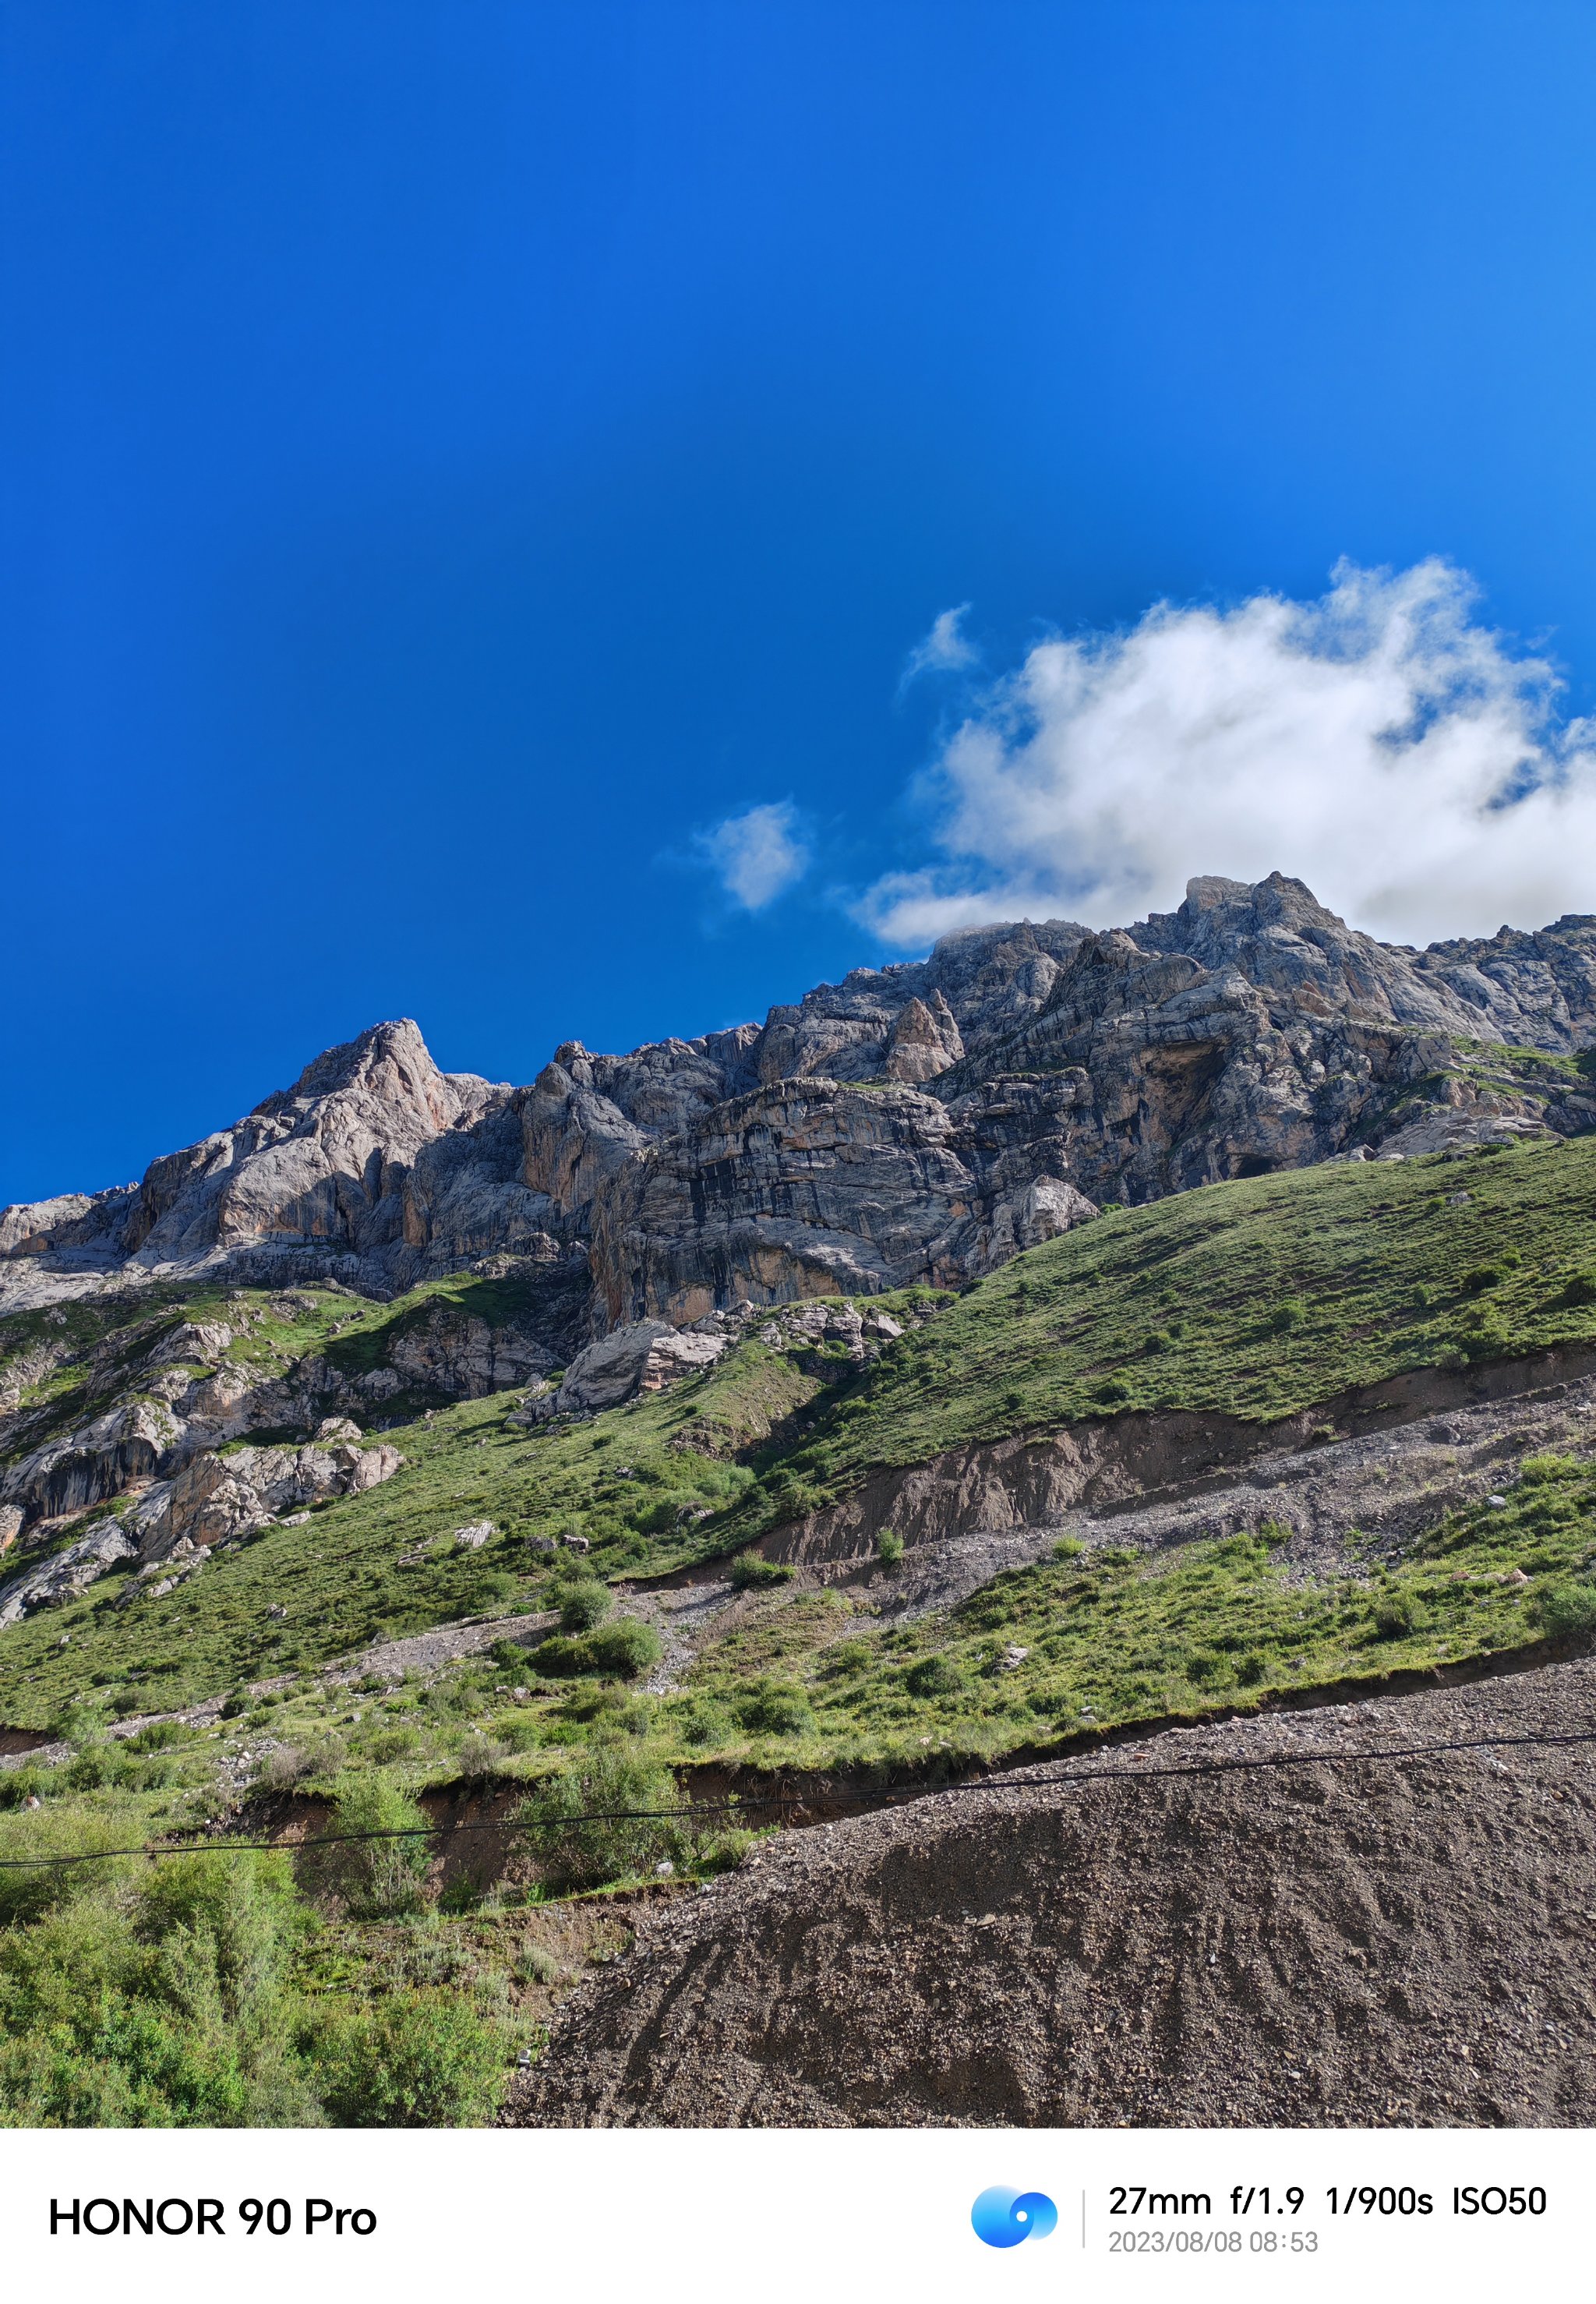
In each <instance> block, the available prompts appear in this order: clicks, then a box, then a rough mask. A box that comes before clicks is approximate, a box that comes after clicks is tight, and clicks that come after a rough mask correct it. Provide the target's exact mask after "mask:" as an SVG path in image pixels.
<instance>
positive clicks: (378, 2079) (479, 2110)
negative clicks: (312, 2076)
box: [315, 1992, 506, 2128]
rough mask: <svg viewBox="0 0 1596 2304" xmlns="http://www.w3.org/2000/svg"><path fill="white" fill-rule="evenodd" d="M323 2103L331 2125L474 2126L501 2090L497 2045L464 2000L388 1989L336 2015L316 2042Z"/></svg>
mask: <svg viewBox="0 0 1596 2304" xmlns="http://www.w3.org/2000/svg"><path fill="white" fill-rule="evenodd" d="M315 2054H316V2063H317V2078H318V2080H319V2082H320V2088H321V2096H322V2102H323V2104H324V2105H325V2108H326V2113H327V2117H328V2119H329V2120H330V2121H331V2122H333V2125H334V2127H335V2128H474V2127H478V2126H481V2125H482V2124H483V2123H484V2122H486V2121H487V2120H488V2119H489V2118H490V2117H491V2116H492V2114H493V2112H494V2108H495V2106H496V2105H497V2103H498V2099H499V2097H500V2096H501V2094H502V2091H503V2086H504V2080H505V2076H506V2075H505V2070H504V2052H503V2048H502V2045H501V2043H500V2041H499V2040H498V2038H497V2037H495V2035H494V2032H493V2031H492V2029H490V2028H489V2027H488V2026H487V2025H486V2024H485V2023H484V2021H483V2020H482V2019H481V2017H480V2016H478V2015H477V2013H476V2012H475V2011H474V2010H473V2009H472V2008H471V2007H470V2006H469V2003H466V2002H463V2001H460V2000H459V1999H455V1998H452V1997H451V1998H444V1997H443V1995H435V1994H430V1993H420V1992H401V1993H393V1994H390V1995H388V1996H387V1997H386V1998H384V1999H383V2000H379V2001H377V2002H376V2003H374V2004H373V2005H372V2006H370V2007H366V2008H361V2009H359V2010H358V2011H356V2012H355V2013H353V2014H352V2015H348V2016H344V2017H342V2019H335V2020H334V2022H333V2023H332V2024H331V2025H330V2026H329V2027H328V2028H327V2029H326V2031H325V2034H324V2035H323V2037H322V2039H321V2041H320V2044H319V2045H318V2046H317V2048H316V2051H315Z"/></svg>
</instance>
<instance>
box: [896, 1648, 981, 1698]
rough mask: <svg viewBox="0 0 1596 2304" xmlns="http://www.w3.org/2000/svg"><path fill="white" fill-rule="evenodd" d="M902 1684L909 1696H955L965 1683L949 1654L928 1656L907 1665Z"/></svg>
mask: <svg viewBox="0 0 1596 2304" xmlns="http://www.w3.org/2000/svg"><path fill="white" fill-rule="evenodd" d="M903 1684H904V1686H905V1688H907V1689H908V1692H909V1694H910V1695H911V1696H957V1695H958V1692H959V1690H961V1689H963V1688H964V1687H965V1686H966V1684H967V1683H966V1681H965V1676H964V1674H963V1673H962V1672H960V1670H959V1668H958V1664H955V1662H954V1661H953V1658H952V1657H951V1656H922V1657H921V1659H920V1661H919V1663H918V1664H911V1665H910V1666H909V1668H908V1672H907V1673H905V1674H904V1681H903Z"/></svg>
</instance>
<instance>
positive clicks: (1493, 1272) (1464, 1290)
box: [1457, 1264, 1506, 1296]
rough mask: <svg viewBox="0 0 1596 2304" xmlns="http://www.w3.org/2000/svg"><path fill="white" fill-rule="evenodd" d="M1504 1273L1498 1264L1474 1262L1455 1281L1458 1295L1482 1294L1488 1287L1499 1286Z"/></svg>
mask: <svg viewBox="0 0 1596 2304" xmlns="http://www.w3.org/2000/svg"><path fill="white" fill-rule="evenodd" d="M1505 1277H1506V1275H1505V1274H1504V1273H1503V1271H1502V1268H1501V1266H1500V1265H1499V1264H1476V1265H1474V1266H1471V1268H1470V1269H1469V1270H1468V1271H1467V1272H1465V1274H1464V1275H1463V1277H1462V1279H1461V1280H1460V1281H1459V1282H1458V1283H1457V1293H1458V1294H1459V1295H1460V1296H1482V1295H1484V1293H1485V1292H1486V1290H1487V1289H1488V1288H1499V1287H1500V1286H1501V1284H1502V1282H1503V1280H1504V1278H1505Z"/></svg>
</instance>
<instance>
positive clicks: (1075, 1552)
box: [1053, 1536, 1086, 1560]
mask: <svg viewBox="0 0 1596 2304" xmlns="http://www.w3.org/2000/svg"><path fill="white" fill-rule="evenodd" d="M1085 1549H1086V1547H1085V1545H1084V1544H1083V1543H1082V1542H1081V1539H1080V1537H1078V1536H1061V1537H1060V1538H1059V1541H1058V1542H1057V1544H1055V1545H1054V1546H1053V1558H1054V1559H1055V1560H1078V1559H1079V1558H1080V1556H1081V1554H1082V1553H1083V1552H1085Z"/></svg>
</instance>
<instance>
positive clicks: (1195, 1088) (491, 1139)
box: [0, 873, 1596, 1352]
mask: <svg viewBox="0 0 1596 2304" xmlns="http://www.w3.org/2000/svg"><path fill="white" fill-rule="evenodd" d="M1593 1046H1596V919H1592V918H1587V917H1583V916H1580V917H1574V916H1571V917H1569V918H1566V919H1562V920H1560V921H1558V922H1557V923H1556V925H1555V926H1553V927H1551V928H1545V929H1542V930H1540V931H1538V932H1536V933H1534V934H1526V933H1520V932H1517V931H1514V930H1510V929H1507V928H1504V929H1502V930H1501V931H1500V932H1499V934H1498V935H1497V936H1494V937H1491V938H1490V939H1487V940H1482V941H1478V942H1457V943H1448V944H1437V945H1433V946H1431V949H1430V950H1429V951H1427V952H1422V953H1421V952H1414V951H1412V950H1410V949H1408V948H1406V947H1402V946H1397V945H1391V944H1381V943H1378V942H1377V941H1376V940H1375V939H1374V938H1373V937H1371V936H1364V935H1361V934H1359V933H1358V932H1356V931H1355V930H1353V929H1349V928H1347V926H1346V924H1345V923H1344V922H1343V921H1341V920H1338V919H1336V917H1335V916H1334V914H1333V913H1330V912H1328V911H1325V910H1324V908H1323V907H1322V905H1321V904H1319V903H1318V902H1316V901H1315V899H1314V897H1313V895H1312V894H1311V893H1310V892H1309V890H1308V889H1306V888H1305V886H1304V885H1302V883H1301V882H1300V881H1297V880H1291V879H1288V878H1286V877H1283V876H1282V875H1281V874H1279V873H1273V874H1271V876H1270V877H1269V878H1268V879H1266V880H1263V881H1260V882H1259V883H1258V884H1257V885H1255V886H1248V885H1245V884H1243V883H1241V882H1239V881H1233V880H1224V879H1219V878H1213V877H1208V878H1201V879H1196V880H1194V881H1192V882H1191V883H1190V885H1189V886H1188V890H1187V894H1186V902H1184V903H1183V904H1182V905H1181V906H1180V907H1179V909H1178V911H1174V912H1170V913H1155V914H1153V916H1152V917H1151V918H1149V919H1145V920H1143V921H1139V922H1137V923H1136V925H1135V926H1134V927H1132V928H1129V929H1113V930H1110V931H1107V932H1106V933H1103V934H1094V933H1092V932H1091V931H1090V930H1088V929H1086V928H1082V927H1080V926H1078V925H1077V923H1074V922H1071V921H1064V920H1050V921H1043V922H1040V923H1033V922H1029V921H1026V922H1022V923H1019V924H1018V925H1009V926H1004V927H996V928H980V929H971V930H967V931H965V932H963V933H962V934H960V935H958V936H949V937H945V938H944V939H943V941H942V943H941V944H938V945H937V947H936V949H935V950H934V951H933V953H932V954H931V956H930V957H929V959H927V960H924V961H912V962H908V963H906V964H904V965H902V966H899V967H893V968H888V969H882V970H876V969H857V970H854V972H853V973H852V974H851V975H850V976H848V977H847V978H844V979H843V981H842V982H841V983H840V984H837V985H822V986H820V987H817V988H816V989H815V991H813V992H811V993H810V994H808V995H806V998H805V999H804V1000H802V1001H801V1002H799V1003H798V1004H796V1005H793V1006H784V1007H777V1008H773V1009H772V1010H771V1012H770V1013H769V1015H768V1017H767V1018H766V1021H765V1022H764V1025H762V1026H761V1025H754V1024H746V1025H741V1026H739V1027H738V1029H736V1030H734V1031H729V1032H715V1033H709V1034H706V1035H705V1037H704V1038H700V1039H696V1040H663V1041H660V1042H657V1043H654V1044H653V1045H652V1046H647V1047H644V1048H638V1049H636V1050H634V1051H633V1052H632V1054H631V1055H625V1056H609V1055H593V1054H591V1053H590V1052H589V1051H588V1050H587V1049H586V1048H584V1047H583V1046H581V1044H580V1043H579V1042H577V1041H571V1042H568V1043H567V1044H566V1045H565V1046H562V1047H561V1048H560V1049H559V1050H557V1052H556V1054H555V1055H554V1058H553V1061H552V1062H551V1063H549V1064H548V1065H547V1066H546V1067H545V1070H544V1071H543V1072H542V1073H540V1074H539V1076H538V1078H537V1080H536V1081H535V1082H534V1083H533V1084H532V1085H531V1086H530V1087H528V1088H520V1089H519V1090H516V1091H514V1092H512V1091H511V1089H509V1088H505V1087H494V1086H493V1085H492V1084H491V1083H489V1082H488V1081H486V1080H479V1079H477V1077H476V1076H475V1075H472V1074H462V1073H444V1072H439V1071H438V1069H437V1067H436V1066H435V1064H434V1063H433V1061H432V1058H431V1057H430V1055H428V1054H427V1051H426V1046H425V1045H424V1044H423V1042H422V1039H421V1037H420V1034H419V1032H418V1030H417V1029H416V1027H415V1026H414V1025H413V1024H411V1023H409V1022H401V1023H395V1024H382V1025H378V1026H376V1027H375V1028H374V1029H372V1030H371V1031H369V1032H367V1033H364V1034H362V1035H361V1037H360V1038H359V1039H358V1040H355V1041H351V1042H350V1044H349V1045H348V1046H344V1047H342V1048H335V1049H333V1050H330V1051H329V1052H328V1054H327V1055H325V1056H322V1057H319V1058H318V1059H317V1062H316V1063H314V1064H312V1065H311V1066H310V1067H309V1068H308V1071H307V1072H305V1073H303V1074H302V1075H301V1077H300V1080H298V1081H297V1082H296V1083H295V1085H294V1086H293V1088H291V1089H288V1090H286V1091H284V1092H283V1093H282V1094H280V1095H277V1096H274V1097H268V1098H267V1100H266V1103H265V1104H263V1105H259V1106H258V1108H257V1110H256V1111H255V1112H253V1113H251V1114H249V1115H248V1117H247V1118H246V1119H244V1120H242V1121H240V1122H237V1123H236V1125H234V1126H233V1127H232V1128H230V1129H224V1130H221V1131H218V1132H217V1133H216V1134H215V1135H214V1136H211V1137H207V1139H205V1140H204V1142H203V1143H200V1144H198V1145H193V1146H190V1148H188V1149H187V1150H186V1151H183V1152H178V1153H173V1154H170V1155H168V1156H166V1157H165V1158H163V1159H160V1160H157V1161H156V1162H155V1163H154V1164H153V1165H151V1167H150V1169H149V1170H148V1173H147V1174H146V1175H145V1176H144V1178H143V1179H142V1181H141V1182H139V1184H137V1185H130V1186H127V1187H124V1188H122V1189H120V1190H113V1191H110V1192H103V1193H99V1194H97V1195H94V1196H85V1195H67V1196H64V1197H63V1198H61V1199H54V1200H49V1201H43V1202H39V1203H38V1204H36V1205H34V1206H32V1207H22V1208H11V1209H7V1210H5V1211H4V1212H3V1213H0V1306H5V1305H14V1304H18V1303H26V1302H39V1301H47V1300H50V1299H51V1298H52V1297H55V1296H59V1295H62V1294H63V1293H71V1292H75V1291H78V1290H80V1289H83V1288H85V1287H95V1286H99V1285H104V1284H106V1283H107V1282H108V1281H112V1280H114V1281H115V1282H116V1283H119V1284H125V1283H127V1282H128V1281H130V1280H138V1279H140V1278H143V1277H147V1276H148V1275H151V1274H154V1273H157V1272H159V1273H171V1272H174V1271H175V1272H185V1271H190V1270H193V1269H195V1268H199V1267H203V1266H207V1265H208V1264H222V1263H225V1265H226V1266H227V1267H228V1269H229V1271H230V1273H231V1274H232V1275H234V1276H236V1277H238V1278H240V1279H242V1280H246V1281H262V1280H265V1281H270V1282H273V1283H276V1282H278V1281H290V1282H302V1281H304V1280H308V1279H311V1278H315V1277H317V1276H324V1275H325V1276H333V1277H336V1278H338V1279H341V1280H342V1281H343V1282H344V1283H346V1284H348V1285H350V1286H354V1287H357V1288H359V1289H362V1290H364V1291H366V1292H368V1293H373V1294H378V1295H386V1294H390V1293H392V1292H394V1291H396V1290H398V1289H401V1288H406V1287H409V1286H410V1285H412V1284H414V1283H415V1282H417V1281H418V1280H420V1279H423V1278H426V1277H427V1276H428V1275H433V1274H437V1273H445V1272H451V1271H458V1270H460V1269H462V1268H467V1267H469V1266H473V1265H475V1264H477V1263H478V1262H479V1261H480V1260H481V1259H482V1258H485V1257H488V1256H492V1255H494V1254H502V1253H505V1252H508V1253H510V1254H512V1255H515V1256H518V1257H522V1258H526V1257H530V1258H537V1259H541V1260H543V1261H544V1262H545V1263H546V1264H547V1265H548V1266H549V1269H550V1272H551V1275H555V1274H558V1275H561V1279H560V1284H559V1286H558V1287H553V1285H552V1287H551V1296H550V1303H551V1308H552V1309H551V1312H550V1319H551V1322H552V1321H553V1319H554V1317H555V1311H554V1309H553V1308H554V1307H556V1306H557V1307H558V1317H559V1322H560V1324H561V1337H560V1340H559V1341H558V1342H556V1340H555V1337H554V1331H553V1326H551V1328H550V1334H549V1339H548V1341H549V1343H550V1344H551V1346H552V1347H553V1348H554V1349H556V1350H558V1351H561V1352H563V1351H565V1349H566V1345H565V1339H567V1338H569V1336H570V1326H571V1311H570V1284H571V1281H572V1278H573V1276H574V1275H578V1274H579V1273H580V1270H581V1260H582V1258H584V1257H586V1258H587V1262H588V1265H589V1266H590V1274H589V1283H588V1284H589V1285H590V1294H589V1297H588V1300H587V1313H586V1326H587V1331H588V1333H589V1334H593V1335H602V1334H604V1333H606V1332H607V1331H608V1330H610V1329H612V1328H614V1327H617V1326H627V1325H629V1324H633V1323H636V1322H638V1321H640V1320H646V1319H663V1320H664V1321H667V1322H669V1323H671V1324H672V1325H674V1326H684V1325H686V1324H688V1323H690V1322H692V1321H695V1320H698V1319H701V1318H703V1317H705V1315H706V1314H707V1313H709V1312H711V1311H712V1310H715V1309H724V1308H725V1307H727V1306H730V1305H732V1304H735V1303H737V1302H739V1301H748V1302H752V1303H756V1304H768V1303H779V1302H783V1301H790V1300H797V1299H798V1298H803V1297H811V1296H815V1295H822V1294H857V1293H868V1292H876V1291H880V1290H882V1289H885V1288H891V1287H896V1286H900V1285H902V1284H904V1283H909V1282H918V1281H926V1282H933V1283H943V1284H951V1285H958V1284H961V1283H964V1282H965V1281H967V1280H968V1279H970V1278H972V1277H974V1276H975V1275H977V1274H978V1273H980V1272H982V1271H984V1270H988V1269H990V1268H991V1267H992V1266H993V1265H994V1264H997V1263H1001V1261H1003V1259H1004V1258H1006V1257H1008V1256H1010V1255H1013V1254H1015V1253H1017V1252H1018V1250H1019V1249H1023V1248H1027V1247H1031V1246H1034V1244H1035V1243H1036V1242H1037V1241H1040V1240H1044V1239H1047V1238H1050V1237H1051V1236H1052V1234H1053V1233H1054V1232H1059V1231H1061V1230H1064V1229H1067V1228H1068V1225H1069V1224H1073V1223H1077V1222H1080V1221H1082V1220H1084V1219H1085V1218H1086V1217H1087V1216H1090V1215H1091V1214H1093V1213H1094V1207H1095V1206H1096V1205H1100V1204H1101V1203H1102V1201H1103V1200H1104V1199H1123V1200H1127V1201H1132V1202H1140V1201H1144V1200H1148V1199H1156V1198H1158V1197H1160V1196H1161V1194H1164V1193H1166V1192H1170V1191H1178V1190H1187V1189H1189V1188H1190V1187H1192V1186H1194V1185H1196V1184H1200V1183H1204V1182H1213V1181H1218V1180H1220V1179H1222V1178H1225V1177H1229V1176H1236V1175H1248V1174H1257V1173H1262V1172H1263V1171H1265V1170H1269V1169H1275V1168H1288V1167H1296V1166H1301V1165H1305V1164H1307V1163H1310V1162H1313V1161H1316V1160H1323V1159H1328V1158H1332V1157H1336V1156H1347V1155H1348V1154H1349V1153H1350V1154H1352V1155H1355V1156H1360V1157H1361V1156H1370V1155H1372V1156H1376V1157H1379V1156H1382V1155H1384V1156H1391V1155H1395V1154H1404V1155H1406V1154H1410V1153H1414V1152H1418V1151H1423V1150H1431V1149H1437V1148H1445V1147H1446V1146H1448V1145H1450V1144H1465V1143H1476V1142H1481V1141H1489V1140H1492V1139H1505V1138H1510V1137H1512V1136H1515V1135H1522V1134H1525V1133H1529V1134H1542V1133H1545V1132H1546V1131H1548V1130H1549V1129H1550V1130H1551V1131H1557V1132H1559V1133H1567V1132H1571V1131H1575V1130H1583V1129H1586V1128H1590V1127H1592V1126H1596V1092H1593V1087H1592V1082H1591V1080H1589V1079H1588V1078H1587V1077H1582V1076H1581V1073H1580V1072H1579V1070H1578V1069H1577V1068H1576V1067H1575V1065H1572V1064H1570V1063H1566V1062H1565V1063H1562V1064H1561V1065H1560V1066H1559V1065H1548V1064H1544V1063H1543V1064H1541V1065H1540V1066H1539V1067H1536V1066H1535V1065H1534V1064H1533V1063H1530V1062H1528V1061H1527V1060H1526V1059H1525V1058H1524V1056H1523V1055H1522V1054H1521V1053H1520V1054H1510V1053H1508V1052H1523V1051H1525V1050H1543V1051H1545V1052H1547V1053H1548V1054H1549V1055H1554V1056H1557V1057H1560V1058H1564V1059H1567V1058H1570V1057H1580V1056H1583V1055H1584V1054H1585V1052H1586V1051H1589V1050H1591V1049H1592V1047H1593ZM1493 1052H1498V1053H1493Z"/></svg>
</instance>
